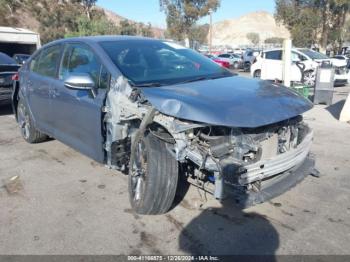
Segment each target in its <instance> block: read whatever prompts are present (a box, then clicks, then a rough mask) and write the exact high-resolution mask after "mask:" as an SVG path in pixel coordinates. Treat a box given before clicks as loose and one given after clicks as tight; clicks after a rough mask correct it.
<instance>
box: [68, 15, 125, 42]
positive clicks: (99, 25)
mask: <svg viewBox="0 0 350 262" xmlns="http://www.w3.org/2000/svg"><path fill="white" fill-rule="evenodd" d="M119 32H120V29H119V28H118V27H117V26H116V25H115V24H113V23H112V22H110V21H109V20H107V19H106V18H105V17H99V18H88V17H87V16H86V15H81V16H79V17H78V18H77V28H76V30H75V31H72V32H68V33H66V34H65V37H74V36H91V35H115V34H119Z"/></svg>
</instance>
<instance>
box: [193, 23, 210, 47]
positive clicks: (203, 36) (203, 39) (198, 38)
mask: <svg viewBox="0 0 350 262" xmlns="http://www.w3.org/2000/svg"><path fill="white" fill-rule="evenodd" d="M208 34H209V25H208V24H205V25H194V26H192V28H191V30H190V33H189V39H190V40H191V42H197V43H199V44H201V45H204V44H207V43H208Z"/></svg>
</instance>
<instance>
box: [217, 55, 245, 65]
mask: <svg viewBox="0 0 350 262" xmlns="http://www.w3.org/2000/svg"><path fill="white" fill-rule="evenodd" d="M218 58H220V59H221V60H223V61H226V62H229V63H230V66H231V67H233V68H234V69H238V68H239V67H240V65H241V64H242V57H241V56H240V55H237V54H233V53H232V54H229V53H225V54H220V55H218Z"/></svg>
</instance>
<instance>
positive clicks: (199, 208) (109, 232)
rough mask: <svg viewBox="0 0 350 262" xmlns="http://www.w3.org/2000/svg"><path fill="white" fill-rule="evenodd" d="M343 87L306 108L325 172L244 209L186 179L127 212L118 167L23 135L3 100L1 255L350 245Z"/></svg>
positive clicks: (348, 139)
mask: <svg viewBox="0 0 350 262" xmlns="http://www.w3.org/2000/svg"><path fill="white" fill-rule="evenodd" d="M349 91H350V88H349V87H341V88H339V87H338V88H336V93H335V97H334V102H335V103H334V105H332V106H329V107H327V106H322V105H321V106H315V107H314V108H313V109H312V110H311V111H310V112H308V113H307V114H306V119H307V121H308V122H309V123H310V125H311V126H312V127H313V128H314V131H315V138H314V143H313V148H312V151H313V153H314V154H315V155H316V158H317V168H318V170H319V171H320V172H321V174H322V177H321V178H313V177H311V176H310V177H307V178H306V179H305V180H304V181H303V182H302V183H301V184H299V185H298V186H296V187H295V188H293V189H291V190H290V191H288V192H286V193H285V194H283V195H282V196H280V197H277V198H275V199H273V200H272V201H270V202H267V203H264V204H261V205H259V206H255V207H252V208H249V209H246V210H240V209H238V208H237V207H235V205H234V204H227V203H226V204H224V205H222V204H220V203H218V202H217V201H216V200H214V199H213V198H212V197H211V196H209V195H208V196H207V198H208V200H207V201H204V200H202V199H201V197H200V195H199V193H198V191H197V190H196V189H195V188H192V187H190V188H189V189H188V191H187V192H186V194H185V195H184V198H183V199H182V201H181V202H180V203H179V204H177V205H176V206H175V207H174V209H172V210H171V211H170V212H169V213H168V214H166V215H163V216H139V215H136V214H133V213H132V211H131V210H130V206H129V202H128V193H127V177H126V176H124V175H122V174H121V173H118V172H115V171H111V170H108V169H107V168H105V167H103V166H101V165H99V164H97V163H96V162H94V161H92V160H90V159H88V158H86V157H85V156H83V155H81V154H80V153H78V152H76V151H74V150H72V149H70V148H69V147H67V146H65V145H63V144H62V143H60V142H57V141H55V140H53V141H49V142H46V143H42V144H38V145H29V144H27V143H25V142H24V140H23V139H22V138H21V136H20V133H19V130H18V128H17V126H16V123H15V120H14V117H13V116H12V114H11V109H10V108H9V107H4V106H3V107H0V159H1V162H0V207H1V212H0V236H1V238H0V254H163V255H168V254H193V253H202V254H203V253H206V254H350V251H349V250H350V201H349V196H350V179H349V176H350V172H349V170H350V162H349V161H350V160H349V159H350V157H349V155H350V125H349V124H346V123H340V122H338V121H337V119H336V118H337V117H338V116H339V111H340V108H341V105H342V104H343V103H344V99H345V98H346V96H347V94H348V93H349ZM13 176H19V180H18V181H17V182H18V183H17V184H16V185H15V187H14V188H13V190H15V191H16V190H17V191H18V192H17V193H13V194H9V193H8V191H7V190H6V188H5V187H3V185H4V184H5V183H6V179H8V178H10V177H13ZM180 200H181V199H179V201H180Z"/></svg>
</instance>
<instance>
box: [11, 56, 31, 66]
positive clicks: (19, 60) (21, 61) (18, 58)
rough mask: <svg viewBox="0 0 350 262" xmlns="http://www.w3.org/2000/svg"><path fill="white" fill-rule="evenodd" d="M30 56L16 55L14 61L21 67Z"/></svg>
mask: <svg viewBox="0 0 350 262" xmlns="http://www.w3.org/2000/svg"><path fill="white" fill-rule="evenodd" d="M29 57H30V55H27V54H14V55H13V59H15V60H16V62H17V63H18V64H20V65H24V63H25V62H26V61H27V60H28V58H29Z"/></svg>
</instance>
